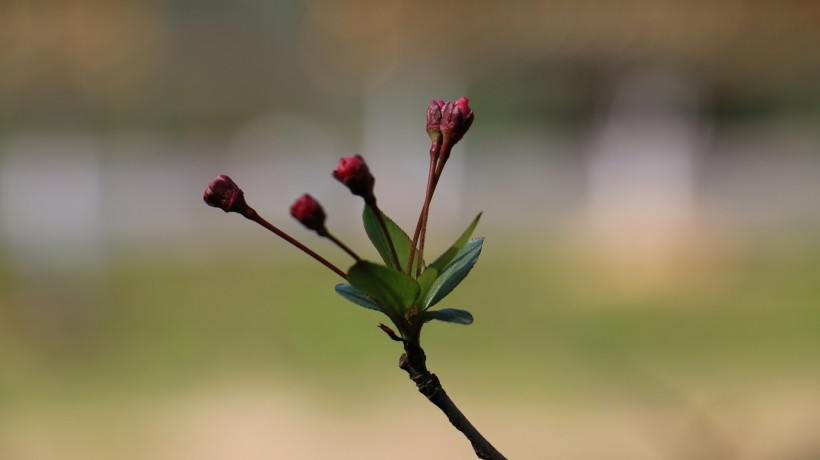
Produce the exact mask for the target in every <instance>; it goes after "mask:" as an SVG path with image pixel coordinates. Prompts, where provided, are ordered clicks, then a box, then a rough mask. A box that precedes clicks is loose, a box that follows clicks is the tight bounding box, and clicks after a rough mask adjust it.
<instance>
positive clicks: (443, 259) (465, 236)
mask: <svg viewBox="0 0 820 460" xmlns="http://www.w3.org/2000/svg"><path fill="white" fill-rule="evenodd" d="M479 219H481V213H478V215H477V216H475V218H474V219H473V221H472V222H470V225H469V226H468V227H467V230H464V233H462V234H461V236H460V237H458V240H456V242H455V243H454V244H453V245H452V246H450V249H448V250H446V251H444V254H442V255H440V256H439V258H438V259H436V260H435V261H434V262H433V263H432V264H430V266H431V267H435V268H436V269H437V270H438V271H439V272H441V271H443V270H444V268H445V267H446V266H447V264H449V263H450V261H451V260H453V258H454V257H455V256H456V254H458V252H459V251H461V248H463V247H464V245H465V244H467V240H469V239H470V237H471V236H472V235H473V230H475V227H476V225H478V221H479Z"/></svg>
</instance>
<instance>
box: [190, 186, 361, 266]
mask: <svg viewBox="0 0 820 460" xmlns="http://www.w3.org/2000/svg"><path fill="white" fill-rule="evenodd" d="M202 198H203V199H204V200H205V203H206V204H207V205H208V206H213V207H215V208H219V209H221V210H223V211H225V212H236V213H239V214H242V215H243V216H245V218H246V219H249V220H252V221H254V222H256V223H257V224H259V225H261V226H262V227H264V228H266V229H267V230H269V231H270V232H271V233H273V234H275V235H276V236H278V237H280V238H282V239H283V240H285V241H287V242H288V243H290V244H292V245H293V246H296V248H298V249H299V250H300V251H302V252H304V253H305V254H307V255H309V256H311V257H313V258H314V259H315V260H316V261H317V262H319V263H321V264H322V265H324V266H325V267H327V268H329V269H330V270H331V271H333V272H334V273H336V274H337V275H339V276H341V277H342V278H343V279H345V280H346V279H347V274H346V273H345V272H343V271H342V270H340V269H339V267H337V266H335V265H333V264H332V263H330V262H328V261H327V259H325V258H324V257H322V256H320V255H319V254H317V253H316V252H315V251H313V250H312V249H310V248H308V247H307V246H305V245H304V244H302V243H300V242H299V241H298V240H296V239H295V238H293V237H292V236H290V235H288V234H287V233H285V232H283V231H282V230H280V229H279V228H278V227H276V226H274V225H271V223H270V222H268V221H266V220H265V219H263V218H262V216H260V215H259V214H258V213H257V212H256V210H254V209H253V208H252V207H250V206H248V204H247V203H246V202H245V194H244V193H243V192H242V189H240V188H239V186H238V185H236V183H235V182H234V181H233V180H231V178H230V177H228V176H226V175H224V174H220V175H219V176H216V178H215V179H214V180H212V181H211V182H209V183H208V186H207V187H205V193H204V194H203V195H202Z"/></svg>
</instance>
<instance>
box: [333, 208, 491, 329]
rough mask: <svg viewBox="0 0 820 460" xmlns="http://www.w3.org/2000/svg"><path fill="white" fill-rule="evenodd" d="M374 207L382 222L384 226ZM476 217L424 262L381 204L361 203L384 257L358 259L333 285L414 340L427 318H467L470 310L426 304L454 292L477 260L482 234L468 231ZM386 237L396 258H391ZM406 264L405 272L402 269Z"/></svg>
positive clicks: (470, 319) (470, 318)
mask: <svg viewBox="0 0 820 460" xmlns="http://www.w3.org/2000/svg"><path fill="white" fill-rule="evenodd" d="M377 212H378V213H381V217H382V218H383V220H384V222H385V226H384V228H383V227H382V226H381V225H380V224H379V220H378V216H377V214H376V213H377ZM480 218H481V214H480V213H479V214H478V215H477V216H476V217H475V218H474V219H473V221H472V222H471V223H470V225H469V226H468V227H467V229H466V230H464V232H463V233H462V234H461V236H459V238H458V239H457V240H456V241H455V243H453V245H452V246H450V247H449V248H448V249H447V250H446V251H444V253H443V254H441V255H440V256H439V257H438V258H436V259H435V260H434V261H433V262H432V263H430V264H427V263H425V262H424V260H420V258H419V251H418V250H417V248H414V247H413V243H412V241H411V239H410V237H409V236H408V235H407V233H405V231H404V230H402V229H401V227H399V226H398V225H397V224H396V223H395V222H394V221H393V220H392V219H390V218H389V217H387V216H386V215H385V214H384V213H382V211H381V210H378V209H374V208H373V207H371V206H365V207H364V212H363V215H362V221H363V223H364V228H365V231H366V232H367V236H368V237H369V238H370V241H371V242H372V243H373V246H374V247H375V248H376V250H377V251H378V253H379V255H380V256H381V258H382V261H383V262H384V263H383V264H379V263H375V262H370V261H366V260H359V261H358V262H356V263H355V264H354V265H353V266H352V267H350V269H349V270H348V271H347V278H348V283H342V284H338V285H336V292H338V293H339V294H340V295H341V296H342V297H344V298H346V299H347V300H349V301H351V302H353V303H355V304H356V305H359V306H361V307H365V308H369V309H371V310H376V311H380V312H382V313H384V314H385V315H387V317H388V318H390V320H391V322H392V323H393V324H394V325H395V326H396V327H397V328H398V330H399V333H400V334H401V336H402V338H404V339H405V340H410V341H412V342H414V343H418V340H419V334H420V332H421V327H422V326H423V325H424V323H426V322H428V321H431V320H434V319H435V320H439V321H446V322H450V323H457V324H471V323H472V322H473V315H472V314H470V312H468V311H466V310H461V309H456V308H442V309H437V310H431V309H430V308H431V307H433V306H434V305H436V304H438V303H439V302H440V301H441V300H442V299H444V298H445V297H446V296H447V295H448V294H449V293H450V292H452V291H453V289H455V287H456V286H458V284H459V283H461V281H462V280H463V279H464V278H465V277H466V276H467V275H468V274H469V273H470V270H472V268H473V266H474V265H475V263H476V261H477V260H478V256H479V255H480V254H481V248H482V244H483V242H484V238H472V234H473V231H474V230H475V227H476V225H478V221H479V219H480ZM385 230H386V231H385ZM390 241H392V242H393V245H394V247H395V250H396V255H397V256H398V259H399V260H394V258H393V255H392V252H391V250H390ZM411 257H412V258H413V260H412V263H411V262H410V258H411ZM419 265H420V268H419ZM408 266H409V267H410V270H409V273H408V272H405V271H404V269H405V268H407V267H408ZM417 273H418V276H416V274H417Z"/></svg>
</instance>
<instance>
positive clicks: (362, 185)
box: [333, 155, 376, 203]
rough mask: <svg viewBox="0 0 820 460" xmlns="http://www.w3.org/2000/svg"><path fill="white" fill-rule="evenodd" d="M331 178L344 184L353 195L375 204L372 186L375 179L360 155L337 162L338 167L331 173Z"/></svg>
mask: <svg viewBox="0 0 820 460" xmlns="http://www.w3.org/2000/svg"><path fill="white" fill-rule="evenodd" d="M333 177H335V178H336V179H337V180H339V182H341V183H343V184H345V185H346V186H347V188H349V189H350V191H351V192H352V193H353V194H354V195H358V196H361V197H363V198H364V200H365V201H366V202H368V203H371V202H375V200H376V198H375V197H374V196H373V185H374V184H375V182H376V179H374V178H373V175H372V174H370V169H369V168H368V167H367V163H365V162H364V158H362V156H361V155H353V156H351V157H345V158H342V159H341V160H339V166H337V167H336V170H335V171H333Z"/></svg>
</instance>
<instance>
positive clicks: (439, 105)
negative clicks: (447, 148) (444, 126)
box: [427, 100, 444, 153]
mask: <svg viewBox="0 0 820 460" xmlns="http://www.w3.org/2000/svg"><path fill="white" fill-rule="evenodd" d="M443 108H444V101H442V100H433V101H430V105H428V106H427V135H428V136H430V140H431V141H433V145H432V147H431V148H430V151H431V152H434V153H437V152H438V148H439V147H440V146H441V109H443Z"/></svg>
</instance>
